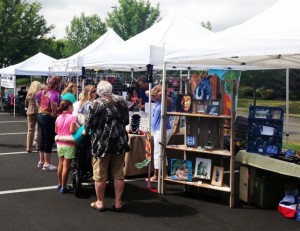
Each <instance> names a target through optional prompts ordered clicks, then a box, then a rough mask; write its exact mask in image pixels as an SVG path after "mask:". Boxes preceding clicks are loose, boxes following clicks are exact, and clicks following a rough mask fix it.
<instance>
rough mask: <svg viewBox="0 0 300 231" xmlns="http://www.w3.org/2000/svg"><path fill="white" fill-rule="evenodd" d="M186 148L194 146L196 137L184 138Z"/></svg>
mask: <svg viewBox="0 0 300 231" xmlns="http://www.w3.org/2000/svg"><path fill="white" fill-rule="evenodd" d="M186 146H187V147H195V146H196V136H187V137H186Z"/></svg>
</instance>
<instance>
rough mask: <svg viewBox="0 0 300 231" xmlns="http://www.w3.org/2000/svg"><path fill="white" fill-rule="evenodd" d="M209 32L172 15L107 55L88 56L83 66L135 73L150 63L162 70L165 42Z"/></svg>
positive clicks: (203, 35) (196, 36)
mask: <svg viewBox="0 0 300 231" xmlns="http://www.w3.org/2000/svg"><path fill="white" fill-rule="evenodd" d="M212 33H213V32H211V31H209V30H207V29H205V28H203V27H202V26H201V25H198V24H196V23H194V22H192V21H190V20H188V19H187V18H185V17H183V16H182V15H181V14H179V13H174V14H172V15H169V16H167V17H165V18H164V19H162V20H161V21H160V22H158V23H156V24H154V25H153V26H151V27H150V28H148V29H147V30H145V31H143V32H141V33H139V34H137V35H136V36H134V37H132V38H130V39H128V40H127V41H125V42H124V43H123V44H121V45H119V46H116V47H115V48H113V49H110V50H108V51H107V52H106V53H102V54H95V55H93V56H90V60H89V61H87V62H86V63H85V66H87V67H89V66H98V67H99V68H104V67H108V68H111V69H127V70H132V69H135V70H138V69H141V68H145V67H146V65H148V64H152V65H154V66H160V68H162V63H163V55H164V54H163V48H164V44H165V43H168V42H174V43H175V42H179V41H182V40H184V39H186V38H188V37H195V38H201V39H203V38H204V37H206V36H208V35H210V34H212Z"/></svg>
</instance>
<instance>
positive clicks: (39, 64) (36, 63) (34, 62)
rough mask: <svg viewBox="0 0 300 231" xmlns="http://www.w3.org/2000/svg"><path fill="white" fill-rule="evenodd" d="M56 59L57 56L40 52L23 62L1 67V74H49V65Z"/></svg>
mask: <svg viewBox="0 0 300 231" xmlns="http://www.w3.org/2000/svg"><path fill="white" fill-rule="evenodd" d="M55 61H56V59H55V58H52V57H50V56H48V55H45V54H43V53H41V52H39V53H37V54H36V55H34V56H32V57H30V58H28V59H26V60H25V61H23V62H21V63H18V64H15V65H11V66H9V67H5V68H2V69H0V74H2V75H40V76H48V74H49V67H50V66H52V65H53V63H54V62H55Z"/></svg>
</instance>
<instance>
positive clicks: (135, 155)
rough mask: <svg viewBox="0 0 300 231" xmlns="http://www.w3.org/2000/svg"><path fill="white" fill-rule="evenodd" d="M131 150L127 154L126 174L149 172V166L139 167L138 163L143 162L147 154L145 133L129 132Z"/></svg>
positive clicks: (134, 174)
mask: <svg viewBox="0 0 300 231" xmlns="http://www.w3.org/2000/svg"><path fill="white" fill-rule="evenodd" d="M128 143H129V147H130V151H129V152H126V154H125V167H124V174H125V176H136V175H143V174H147V172H148V167H145V168H142V169H138V168H136V167H135V164H136V163H139V162H143V161H144V160H145V158H146V157H145V154H146V146H145V144H146V137H145V136H144V135H134V134H129V142H128Z"/></svg>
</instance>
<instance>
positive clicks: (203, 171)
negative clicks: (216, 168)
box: [194, 158, 211, 180]
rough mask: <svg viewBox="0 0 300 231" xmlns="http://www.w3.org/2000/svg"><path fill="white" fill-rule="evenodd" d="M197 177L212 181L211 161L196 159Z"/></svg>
mask: <svg viewBox="0 0 300 231" xmlns="http://www.w3.org/2000/svg"><path fill="white" fill-rule="evenodd" d="M194 176H195V177H197V178H201V179H206V180H210V176H211V159H205V158H196V164H195V174H194Z"/></svg>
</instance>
